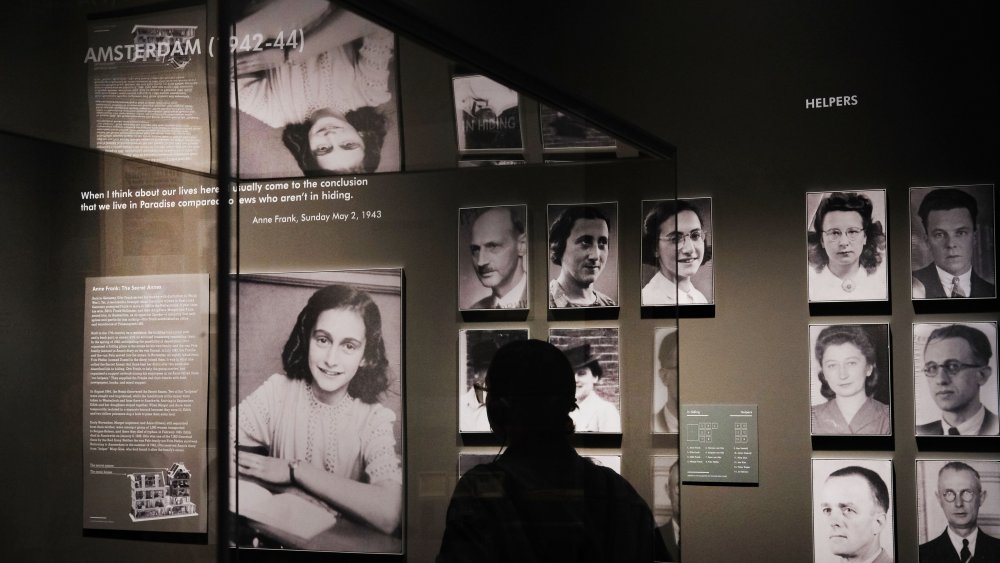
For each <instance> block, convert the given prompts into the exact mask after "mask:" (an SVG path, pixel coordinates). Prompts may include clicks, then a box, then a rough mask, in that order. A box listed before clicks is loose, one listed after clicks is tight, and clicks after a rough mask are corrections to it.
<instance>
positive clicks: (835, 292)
mask: <svg viewBox="0 0 1000 563" xmlns="http://www.w3.org/2000/svg"><path fill="white" fill-rule="evenodd" d="M806 217H807V219H806V220H807V224H808V227H807V237H806V240H807V269H808V279H809V282H808V283H809V302H810V303H822V302H831V301H834V302H835V301H887V300H888V299H889V280H888V276H889V274H888V271H889V253H888V252H889V251H888V242H887V238H886V237H887V235H886V226H885V225H886V223H885V221H886V207H885V190H860V191H850V192H848V191H844V192H810V193H807V194H806Z"/></svg>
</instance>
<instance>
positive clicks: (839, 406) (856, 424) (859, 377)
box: [809, 323, 892, 436]
mask: <svg viewBox="0 0 1000 563" xmlns="http://www.w3.org/2000/svg"><path fill="white" fill-rule="evenodd" d="M891 357H892V355H891V353H890V350H889V325H888V324H886V323H877V324H837V325H827V324H824V325H820V324H815V325H809V389H810V398H809V404H810V405H811V406H810V409H809V420H810V431H811V433H812V435H813V436H845V435H870V436H889V435H891V434H892V410H891V404H892V401H891V398H892V379H891V370H890V366H889V362H890V358H891Z"/></svg>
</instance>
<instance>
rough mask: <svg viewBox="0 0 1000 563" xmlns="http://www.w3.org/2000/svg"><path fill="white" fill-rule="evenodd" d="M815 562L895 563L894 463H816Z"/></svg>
mask: <svg viewBox="0 0 1000 563" xmlns="http://www.w3.org/2000/svg"><path fill="white" fill-rule="evenodd" d="M812 498H813V561H814V562H815V563H841V562H843V561H859V562H860V561H870V562H871V563H892V562H893V561H895V557H896V554H895V549H894V546H895V545H896V542H895V528H896V526H895V517H894V512H895V509H894V506H895V505H894V502H895V501H894V493H893V479H892V461H890V460H888V459H813V460H812Z"/></svg>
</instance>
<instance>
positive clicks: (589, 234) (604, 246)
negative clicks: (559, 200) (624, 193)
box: [548, 201, 618, 309]
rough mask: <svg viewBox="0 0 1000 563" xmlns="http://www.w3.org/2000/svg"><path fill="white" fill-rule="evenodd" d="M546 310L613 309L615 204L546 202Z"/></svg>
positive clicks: (615, 300)
mask: <svg viewBox="0 0 1000 563" xmlns="http://www.w3.org/2000/svg"><path fill="white" fill-rule="evenodd" d="M548 223H549V237H548V240H549V272H548V273H549V309H566V308H577V307H617V306H618V202H614V201H612V202H602V203H578V204H571V205H562V204H549V206H548Z"/></svg>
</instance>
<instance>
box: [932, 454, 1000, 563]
mask: <svg viewBox="0 0 1000 563" xmlns="http://www.w3.org/2000/svg"><path fill="white" fill-rule="evenodd" d="M916 485H917V539H918V541H919V542H920V548H919V551H918V553H919V559H918V561H919V562H920V563H950V562H952V561H970V562H972V563H979V562H986V561H1000V461H997V460H995V459H994V460H983V459H934V460H931V459H927V460H923V459H918V460H917V480H916Z"/></svg>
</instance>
